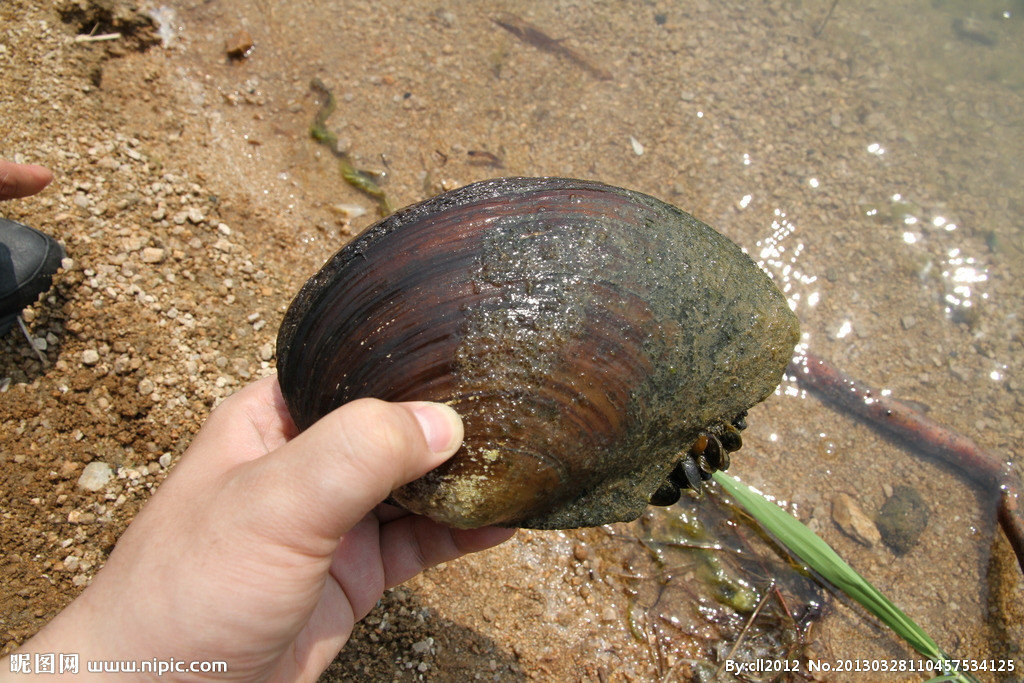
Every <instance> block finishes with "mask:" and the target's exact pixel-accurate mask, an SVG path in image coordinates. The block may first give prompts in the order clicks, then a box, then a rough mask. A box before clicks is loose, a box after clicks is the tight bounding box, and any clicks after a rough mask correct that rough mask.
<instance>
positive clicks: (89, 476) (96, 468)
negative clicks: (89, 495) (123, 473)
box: [78, 462, 114, 491]
mask: <svg viewBox="0 0 1024 683" xmlns="http://www.w3.org/2000/svg"><path fill="white" fill-rule="evenodd" d="M113 477H114V470H113V469H111V467H110V465H108V464H107V463H105V462H91V463H89V464H88V465H86V466H85V469H84V470H82V476H80V477H79V478H78V485H79V486H80V487H81V488H83V489H85V490H86V491H100V490H102V489H103V487H105V486H106V485H107V483H108V482H109V481H110V480H111V479H113Z"/></svg>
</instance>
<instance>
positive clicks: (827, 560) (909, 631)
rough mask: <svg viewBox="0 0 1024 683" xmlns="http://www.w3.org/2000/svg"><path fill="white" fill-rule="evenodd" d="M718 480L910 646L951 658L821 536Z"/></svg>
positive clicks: (732, 482) (718, 475)
mask: <svg viewBox="0 0 1024 683" xmlns="http://www.w3.org/2000/svg"><path fill="white" fill-rule="evenodd" d="M714 478H715V481H717V482H718V484H719V486H721V487H722V488H723V489H725V491H726V492H727V493H728V494H729V495H730V496H732V497H733V498H735V499H736V501H737V502H738V503H739V504H740V505H742V506H743V507H744V508H746V510H747V512H749V513H750V514H751V515H752V516H753V517H754V518H755V519H756V520H757V521H758V522H760V524H761V526H763V527H764V528H765V529H767V530H768V531H769V532H770V533H771V534H772V535H773V536H775V538H776V539H777V540H778V541H779V542H780V543H782V544H783V545H785V546H786V547H787V548H789V550H790V551H792V553H793V554H794V555H796V556H797V557H799V558H800V559H801V560H803V561H804V562H805V563H806V564H807V566H809V567H810V568H811V569H813V570H814V571H816V572H817V573H818V574H820V575H821V576H822V577H823V578H824V579H825V580H826V581H829V582H830V583H832V584H833V585H834V586H836V587H837V588H839V589H840V590H841V591H843V592H844V593H846V594H847V595H849V596H850V597H851V598H853V599H854V600H856V601H857V602H858V603H860V604H861V605H862V606H863V607H864V608H865V609H866V610H868V611H869V612H871V613H872V614H874V615H875V616H876V617H878V618H879V619H880V620H881V621H882V623H884V624H885V625H887V626H888V627H889V628H891V629H892V630H893V631H895V632H896V634H897V635H899V636H900V637H901V638H903V639H904V640H906V641H907V642H908V643H909V644H910V646H911V647H913V648H914V649H915V650H917V651H918V652H919V653H921V654H922V655H924V656H925V657H928V658H929V659H931V660H932V661H934V662H944V661H946V660H949V659H950V657H949V656H948V655H947V654H946V653H945V652H943V651H942V648H940V647H939V646H938V645H937V644H936V643H935V641H934V640H932V639H931V638H930V637H929V636H928V634H927V633H925V632H924V630H922V629H921V627H920V626H918V625H917V624H916V623H914V621H913V620H912V619H911V618H910V617H908V616H907V615H906V614H904V613H903V611H902V610H901V609H900V608H899V607H897V606H896V605H894V604H893V603H892V602H891V601H890V600H889V599H888V598H887V597H885V596H884V595H882V593H881V591H879V590H878V589H877V588H875V587H874V586H872V585H871V584H870V583H868V581H867V580H866V579H865V578H864V577H862V576H861V575H860V574H858V573H857V572H856V571H854V569H853V567H851V566H850V565H848V564H846V562H844V561H843V559H842V558H841V557H839V555H838V554H836V551H834V550H832V548H831V547H830V546H829V545H828V544H827V543H825V541H823V540H821V539H820V538H818V536H817V535H815V533H814V532H813V531H811V530H810V529H808V528H807V527H805V526H804V525H803V524H802V523H801V522H800V521H799V520H797V519H796V518H795V517H793V516H792V515H790V514H789V513H788V512H786V511H785V510H783V509H782V508H780V507H779V506H778V505H776V504H775V503H773V502H772V501H770V500H768V499H767V498H765V497H764V496H763V495H761V494H760V493H758V492H757V491H756V490H754V489H752V488H750V487H749V486H747V485H746V484H744V483H742V482H740V481H738V480H736V479H734V478H732V477H730V476H729V475H728V474H725V473H724V472H715V474H714ZM951 674H952V676H953V678H951V679H950V680H955V681H975V680H976V679H975V678H974V677H973V676H970V675H967V674H963V673H957V672H951Z"/></svg>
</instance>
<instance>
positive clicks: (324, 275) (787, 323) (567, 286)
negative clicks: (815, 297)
mask: <svg viewBox="0 0 1024 683" xmlns="http://www.w3.org/2000/svg"><path fill="white" fill-rule="evenodd" d="M797 339H798V327H797V322H796V318H795V316H794V315H793V313H792V312H791V311H790V309H789V307H788V306H787V304H786V301H785V299H784V298H783V297H782V295H781V294H780V293H779V291H778V290H777V289H776V287H775V286H774V285H773V284H772V282H771V280H770V279H769V278H768V277H767V276H766V275H765V274H764V273H763V272H762V271H761V270H760V269H759V268H758V267H757V266H756V265H755V264H754V263H753V262H752V261H751V260H750V258H749V257H747V256H746V255H745V254H744V253H743V252H742V251H741V250H740V249H739V247H737V246H736V245H735V244H733V243H732V242H730V241H729V240H728V239H726V238H725V237H723V236H722V235H720V234H718V233H717V232H715V231H714V230H712V229H711V228H709V227H708V226H706V225H704V224H703V223H701V222H700V221H698V220H696V219H694V218H693V217H692V216H690V215H688V214H686V213H683V212H682V211H679V210H678V209H676V208H674V207H672V206H669V205H668V204H665V203H663V202H661V201H658V200H657V199H654V198H652V197H649V196H647V195H643V194H640V193H637V192H632V191H629V190H624V189H620V188H616V187H611V186H608V185H603V184H600V183H594V182H588V181H581V180H569V179H562V178H501V179H496V180H488V181H484V182H480V183H475V184H472V185H468V186H466V187H463V188H461V189H459V190H455V191H452V192H448V193H445V194H442V195H439V196H437V197H434V198H432V199H428V200H427V201H424V202H421V203H419V204H416V205H414V206H411V207H409V208H407V209H405V210H403V211H400V212H398V213H396V214H394V215H392V216H390V217H388V218H386V219H384V220H383V221H381V222H379V223H377V224H376V225H373V226H371V227H370V228H368V229H367V230H366V231H365V232H363V233H362V234H361V235H359V236H358V237H357V238H356V239H355V240H354V241H352V242H351V243H350V244H348V245H347V246H346V247H345V248H343V249H342V250H341V251H339V252H338V253H337V254H336V255H335V256H334V257H333V258H331V259H330V260H329V261H328V262H327V264H326V265H325V266H324V267H323V269H321V271H320V272H319V273H317V274H316V275H315V276H313V278H312V279H310V280H309V282H307V283H306V285H305V286H304V287H303V288H302V290H301V291H300V292H299V294H298V296H297V297H296V299H295V301H294V302H293V303H292V305H291V308H290V309H289V310H288V313H287V314H286V315H285V318H284V322H283V323H282V325H281V330H280V333H279V336H278V350H277V355H278V371H279V373H280V382H281V387H282V390H283V392H284V396H285V400H286V402H287V404H288V409H289V410H290V412H291V414H292V417H293V418H294V420H295V422H296V424H297V425H298V426H299V427H300V428H302V429H304V428H306V427H308V426H309V425H311V424H312V423H313V422H315V421H316V420H317V419H319V418H320V417H321V416H323V415H324V414H326V413H327V412H329V411H331V410H332V409H334V408H336V407H338V406H340V405H342V404H343V403H346V402H347V401H351V400H353V399H356V398H360V397H368V396H369V397H376V398H381V399H385V400H391V401H407V400H431V401H443V402H446V403H448V404H449V405H451V406H452V407H454V408H455V410H456V411H458V412H459V414H460V415H461V416H462V417H463V420H464V423H465V428H466V438H465V442H464V445H463V447H462V448H461V449H460V450H459V452H458V453H457V454H456V455H455V456H454V457H453V458H452V459H451V460H450V461H448V462H447V463H445V464H444V465H443V466H441V467H440V468H438V469H436V470H434V471H433V472H431V473H430V474H428V475H427V476H425V477H423V478H421V479H419V480H417V481H415V482H413V483H411V484H409V485H407V486H404V487H402V488H401V489H398V490H396V491H394V492H393V494H392V498H393V500H394V501H395V502H397V503H398V504H400V505H402V506H404V507H405V508H407V509H409V510H411V511H413V512H417V513H422V514H425V515H427V516H429V517H432V518H434V519H437V520H439V521H442V522H445V523H447V524H450V525H453V526H458V527H476V526H482V525H486V524H501V525H507V526H525V527H534V528H569V527H577V526H591V525H599V524H604V523H608V522H614V521H626V520H631V519H635V518H636V517H637V516H639V514H640V513H641V512H642V511H643V509H644V507H645V506H646V505H647V501H648V500H649V499H650V498H651V496H652V495H653V494H654V493H655V491H656V490H658V488H659V485H660V484H662V482H664V481H665V480H666V479H667V477H668V475H669V473H670V472H671V471H672V470H673V467H674V466H675V464H676V462H677V461H678V460H679V459H680V457H681V456H682V454H683V453H684V452H685V451H686V449H688V447H689V445H690V444H691V442H693V441H694V439H695V438H696V437H697V436H698V435H699V434H700V433H701V432H702V431H705V430H706V429H709V428H710V429H712V431H714V429H716V428H719V427H721V425H725V424H728V423H730V422H731V421H733V420H734V419H736V418H737V416H740V415H741V414H742V413H743V411H745V410H746V409H747V408H749V407H750V406H752V405H754V404H756V403H758V402H760V401H762V400H763V399H764V398H765V397H767V396H768V395H769V394H770V393H772V391H773V390H774V389H775V387H776V386H777V385H778V383H779V380H780V378H781V376H782V372H783V370H784V369H785V367H786V364H787V362H788V361H789V358H790V355H791V353H792V351H793V346H794V345H795V343H796V342H797Z"/></svg>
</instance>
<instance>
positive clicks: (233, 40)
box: [224, 28, 253, 59]
mask: <svg viewBox="0 0 1024 683" xmlns="http://www.w3.org/2000/svg"><path fill="white" fill-rule="evenodd" d="M252 46H253V42H252V36H251V35H249V32H248V31H246V30H245V29H244V28H243V29H240V30H238V31H236V32H235V33H234V34H233V35H232V36H231V37H230V38H228V39H227V40H225V41H224V52H226V53H227V55H228V57H230V58H231V59H243V58H245V57H248V56H249V51H250V50H252Z"/></svg>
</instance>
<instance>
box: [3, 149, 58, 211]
mask: <svg viewBox="0 0 1024 683" xmlns="http://www.w3.org/2000/svg"><path fill="white" fill-rule="evenodd" d="M51 180H53V173H51V172H50V170H49V169H47V168H44V167H42V166H36V165H35V164H15V163H12V162H10V161H4V160H3V159H0V201H3V200H4V199H18V198H20V197H28V196H31V195H34V194H36V193H37V192H40V191H41V190H42V189H43V188H44V187H46V186H47V185H49V184H50V181H51Z"/></svg>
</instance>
